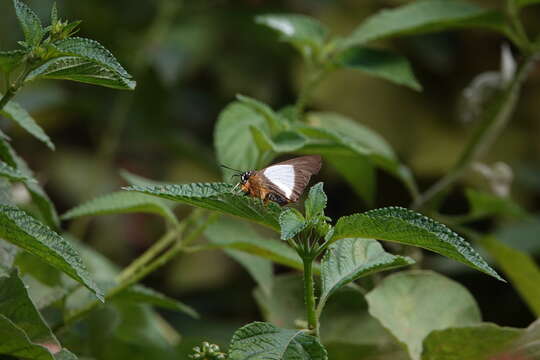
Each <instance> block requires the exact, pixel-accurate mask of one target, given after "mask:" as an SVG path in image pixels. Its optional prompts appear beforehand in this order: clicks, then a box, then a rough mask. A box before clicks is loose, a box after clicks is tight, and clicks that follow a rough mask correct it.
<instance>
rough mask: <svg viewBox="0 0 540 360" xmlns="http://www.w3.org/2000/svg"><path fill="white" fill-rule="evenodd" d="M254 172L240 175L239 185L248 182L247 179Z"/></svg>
mask: <svg viewBox="0 0 540 360" xmlns="http://www.w3.org/2000/svg"><path fill="white" fill-rule="evenodd" d="M253 173H254V171H246V172H243V173H241V174H240V184H242V185H244V184H245V183H247V182H248V180H249V178H250V177H251V176H252V175H253Z"/></svg>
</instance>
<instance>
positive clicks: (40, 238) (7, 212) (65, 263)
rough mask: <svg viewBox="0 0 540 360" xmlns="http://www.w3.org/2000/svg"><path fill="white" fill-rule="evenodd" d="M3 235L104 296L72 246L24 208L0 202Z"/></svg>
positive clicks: (99, 297) (96, 293)
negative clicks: (0, 203) (20, 208)
mask: <svg viewBox="0 0 540 360" xmlns="http://www.w3.org/2000/svg"><path fill="white" fill-rule="evenodd" d="M0 237H2V238H3V239H5V240H7V241H9V242H11V243H13V244H15V245H17V246H19V247H21V248H23V249H25V250H26V251H28V252H30V253H32V254H34V255H36V256H38V257H40V258H41V259H43V260H45V261H46V262H47V263H49V264H50V265H52V266H54V267H56V268H57V269H59V270H61V271H62V272H64V273H66V274H67V275H69V276H70V277H72V278H73V279H75V280H76V281H78V282H80V283H81V284H83V285H84V286H86V287H87V288H88V289H89V290H90V291H92V292H93V293H94V294H95V295H96V297H97V298H98V299H100V300H103V293H102V292H101V290H100V289H99V288H98V287H97V285H96V284H95V283H94V282H93V280H92V279H91V278H90V275H89V274H88V272H87V271H86V269H85V267H84V265H83V263H82V260H81V258H80V256H79V254H78V253H77V252H76V251H75V250H74V249H73V247H72V246H71V245H70V244H69V243H68V242H67V241H66V240H64V239H63V238H62V237H61V236H60V235H58V234H57V233H55V232H54V231H52V230H51V229H50V228H48V227H47V226H45V225H43V224H41V223H40V222H38V221H37V220H35V219H34V218H33V217H31V216H29V215H27V214H26V213H25V212H24V211H22V210H19V209H17V208H16V207H14V206H10V205H0Z"/></svg>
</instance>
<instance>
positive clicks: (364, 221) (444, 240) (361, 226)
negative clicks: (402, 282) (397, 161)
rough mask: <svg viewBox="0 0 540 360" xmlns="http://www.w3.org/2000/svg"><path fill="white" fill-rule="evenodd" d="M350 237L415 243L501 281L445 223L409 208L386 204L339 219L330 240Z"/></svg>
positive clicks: (407, 243) (408, 243) (406, 243)
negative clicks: (385, 206)
mask: <svg viewBox="0 0 540 360" xmlns="http://www.w3.org/2000/svg"><path fill="white" fill-rule="evenodd" d="M351 237H363V238H371V239H377V240H386V241H393V242H397V243H401V244H405V245H412V246H418V247H421V248H424V249H427V250H431V251H433V252H436V253H438V254H441V255H444V256H446V257H449V258H451V259H454V260H457V261H459V262H462V263H464V264H465V265H468V266H470V267H472V268H474V269H477V270H479V271H481V272H483V273H486V274H488V275H491V276H493V277H495V278H496V279H499V280H501V281H504V280H503V279H502V278H501V277H500V276H499V275H498V274H497V272H495V270H493V269H492V268H491V267H490V266H489V265H488V264H487V263H486V262H485V260H484V259H482V257H481V256H480V255H479V254H478V253H477V252H476V251H475V250H474V249H473V248H472V246H471V245H470V244H469V243H468V242H467V241H466V240H465V239H463V238H462V237H461V236H459V235H458V234H456V233H455V232H453V231H452V230H450V229H449V228H448V227H446V226H445V225H443V224H441V223H438V222H436V221H435V220H432V219H430V218H428V217H426V216H424V215H421V214H419V213H416V212H414V211H411V210H407V209H404V208H400V207H388V208H382V209H376V210H371V211H367V212H365V213H361V214H354V215H351V216H346V217H342V218H340V219H339V220H338V222H337V224H336V226H335V232H334V235H333V237H332V241H337V240H339V239H343V238H351Z"/></svg>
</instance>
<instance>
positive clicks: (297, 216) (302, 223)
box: [279, 208, 308, 240]
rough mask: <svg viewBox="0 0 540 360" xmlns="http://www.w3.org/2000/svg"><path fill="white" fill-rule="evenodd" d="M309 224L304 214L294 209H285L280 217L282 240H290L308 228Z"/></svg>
mask: <svg viewBox="0 0 540 360" xmlns="http://www.w3.org/2000/svg"><path fill="white" fill-rule="evenodd" d="M307 225H308V223H307V222H306V220H305V219H304V216H302V214H301V213H300V212H299V211H298V210H296V209H293V208H287V209H285V210H284V211H283V212H282V213H281V214H280V215H279V226H280V228H281V240H290V239H292V238H293V237H295V236H296V235H298V234H299V233H300V232H302V230H304V229H305V228H306V226H307Z"/></svg>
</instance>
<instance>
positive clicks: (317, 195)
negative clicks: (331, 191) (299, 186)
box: [304, 182, 328, 220]
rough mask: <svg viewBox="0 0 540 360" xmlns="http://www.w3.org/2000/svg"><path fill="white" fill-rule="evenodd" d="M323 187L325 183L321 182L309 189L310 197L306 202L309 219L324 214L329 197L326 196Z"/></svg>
mask: <svg viewBox="0 0 540 360" xmlns="http://www.w3.org/2000/svg"><path fill="white" fill-rule="evenodd" d="M323 187H324V184H323V183H322V182H320V183H317V184H315V185H313V186H312V187H311V188H310V189H309V194H308V197H307V199H306V201H305V203H304V206H305V208H306V218H307V219H308V220H311V219H315V218H317V217H320V216H324V209H325V208H326V202H327V201H328V198H327V197H326V194H325V192H324V190H323Z"/></svg>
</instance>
